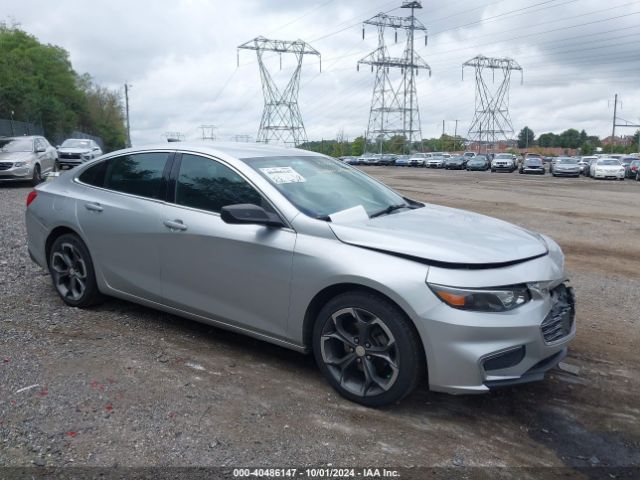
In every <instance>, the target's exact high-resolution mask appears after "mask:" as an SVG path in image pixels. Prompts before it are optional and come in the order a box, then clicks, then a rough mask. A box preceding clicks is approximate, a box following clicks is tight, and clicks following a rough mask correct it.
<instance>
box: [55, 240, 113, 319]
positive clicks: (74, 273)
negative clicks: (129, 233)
mask: <svg viewBox="0 0 640 480" xmlns="http://www.w3.org/2000/svg"><path fill="white" fill-rule="evenodd" d="M49 272H50V273H51V278H52V280H53V285H54V286H55V287H56V291H57V292H58V295H60V298H62V300H63V301H64V302H65V303H66V304H67V305H70V306H72V307H79V308H86V307H90V306H92V305H95V304H97V303H99V302H100V301H102V300H103V299H104V296H103V295H102V294H101V293H100V291H99V290H98V285H97V283H96V276H95V270H94V269H93V262H92V261H91V255H90V254H89V250H88V249H87V246H86V245H85V244H84V242H83V241H82V240H81V239H80V237H78V236H77V235H75V234H65V235H61V236H60V237H58V238H57V239H56V240H55V241H54V242H53V245H52V247H51V252H50V253H49Z"/></svg>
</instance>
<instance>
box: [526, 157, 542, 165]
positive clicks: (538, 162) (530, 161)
mask: <svg viewBox="0 0 640 480" xmlns="http://www.w3.org/2000/svg"><path fill="white" fill-rule="evenodd" d="M524 164H525V165H528V166H540V165H542V160H540V159H539V158H527V159H526V160H525V161H524Z"/></svg>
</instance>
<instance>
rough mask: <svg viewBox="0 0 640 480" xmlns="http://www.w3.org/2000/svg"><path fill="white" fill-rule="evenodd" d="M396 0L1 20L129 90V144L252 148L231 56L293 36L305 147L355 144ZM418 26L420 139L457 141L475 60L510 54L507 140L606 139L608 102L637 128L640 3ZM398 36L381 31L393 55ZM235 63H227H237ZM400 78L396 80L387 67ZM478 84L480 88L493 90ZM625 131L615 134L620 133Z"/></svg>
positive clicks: (535, 4)
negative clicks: (570, 135) (200, 142)
mask: <svg viewBox="0 0 640 480" xmlns="http://www.w3.org/2000/svg"><path fill="white" fill-rule="evenodd" d="M401 3H402V1H401V0H394V1H382V0H328V1H327V0H263V1H259V0H244V1H220V0H172V1H170V2H169V1H165V0H156V1H147V0H136V1H132V0H128V1H124V0H109V1H108V2H107V1H104V0H96V1H92V2H87V1H80V0H56V1H55V2H54V1H50V0H46V1H45V0H40V1H37V0H3V4H4V6H3V15H4V16H5V18H4V20H5V21H7V22H15V23H18V24H19V25H20V26H21V28H22V29H24V30H26V31H27V32H29V33H31V34H33V35H35V36H36V37H37V38H38V39H40V41H42V42H45V43H51V44H55V45H59V46H61V47H63V48H65V49H66V50H67V51H68V52H69V55H70V59H71V62H72V64H73V67H74V69H75V70H76V71H77V72H78V73H85V72H86V73H89V74H90V75H91V76H92V77H93V78H94V80H95V82H96V83H98V84H101V85H104V86H107V87H110V88H113V89H118V90H119V91H120V92H122V93H123V85H124V83H125V82H126V83H128V84H130V85H131V89H130V92H129V100H130V111H131V137H132V143H133V144H134V145H142V144H145V143H153V142H158V141H162V140H163V138H164V137H163V135H164V134H165V133H166V132H169V131H171V132H182V133H183V134H184V135H185V137H186V138H187V139H197V138H198V137H199V136H200V135H201V129H200V128H199V127H200V126H201V125H216V126H217V129H216V136H217V138H218V139H220V140H233V139H234V138H235V136H236V135H249V136H250V137H251V138H252V139H255V137H256V134H257V131H258V127H259V123H260V118H261V115H262V109H263V96H262V89H261V81H260V72H259V69H258V63H257V61H256V54H255V52H253V51H249V50H241V51H240V52H239V53H238V50H237V47H238V46H239V45H241V44H244V43H245V42H247V41H249V40H252V39H253V38H255V37H257V36H264V37H267V38H270V39H278V40H297V39H301V40H304V41H305V42H307V43H308V44H309V45H311V46H312V47H313V48H315V49H316V50H318V51H319V52H320V54H321V56H322V72H320V68H319V67H320V65H319V62H318V58H317V57H315V56H312V55H308V56H305V58H304V60H303V66H302V72H301V78H300V91H299V107H300V110H301V113H302V118H303V120H304V124H305V128H306V132H307V136H308V138H309V139H310V140H320V139H322V138H324V139H330V138H335V137H336V135H337V134H338V133H339V132H341V133H343V134H344V136H345V137H347V138H349V139H353V138H355V137H356V136H358V135H363V133H364V131H365V130H366V129H367V122H368V118H369V109H370V104H371V97H372V93H373V83H374V78H375V74H373V73H371V71H370V69H368V68H366V67H364V68H361V69H360V71H357V69H356V65H357V62H358V60H359V59H361V58H363V57H365V56H366V55H368V54H369V53H370V52H372V51H373V50H375V49H376V48H377V42H378V37H377V32H376V30H375V28H374V27H371V26H367V27H366V28H365V38H364V39H363V38H362V28H363V24H362V22H363V21H365V20H367V19H369V18H371V17H373V16H374V15H376V14H378V13H380V12H383V13H386V14H388V15H396V16H405V15H406V14H407V10H406V9H400V8H399V7H400V5H401ZM422 6H423V8H422V9H421V10H418V11H417V15H416V16H417V18H418V19H419V20H420V21H421V22H422V23H423V24H424V25H425V26H426V27H427V35H428V44H427V46H425V44H424V40H423V39H422V36H423V35H422V33H420V34H419V35H418V36H417V37H416V48H417V50H416V51H417V53H418V54H419V55H420V56H421V57H422V58H423V59H424V60H425V61H426V62H427V63H428V64H429V65H430V67H431V70H432V75H431V77H429V75H425V74H424V72H421V74H420V75H419V76H418V81H417V92H418V102H419V108H420V116H421V129H422V136H423V138H430V137H437V136H440V134H441V133H442V129H443V121H444V128H445V131H446V133H448V134H453V133H454V130H455V128H456V120H458V123H457V128H458V130H457V133H458V134H461V135H465V134H466V132H467V130H468V129H469V126H470V123H471V121H472V118H473V115H474V111H475V79H474V72H473V70H472V69H467V70H466V71H465V75H464V79H463V77H462V68H461V66H462V64H463V63H464V62H465V61H467V60H469V59H471V58H473V57H475V56H477V55H480V54H482V55H485V56H488V57H500V58H502V57H509V58H513V59H514V60H515V61H516V62H517V63H518V64H519V65H520V66H522V68H523V81H522V83H521V78H520V75H519V72H514V73H513V75H512V80H511V88H510V95H509V97H510V98H509V105H510V115H511V119H512V123H513V127H514V130H515V132H516V135H517V132H518V131H519V130H520V129H521V128H522V127H524V126H525V125H526V126H529V127H530V128H531V129H532V130H533V131H534V132H535V134H536V136H537V135H539V134H541V133H545V132H555V133H560V132H562V131H563V130H566V129H567V128H577V129H585V130H586V131H587V133H589V134H590V135H598V136H601V137H605V136H608V135H611V130H612V117H613V104H614V101H613V98H614V95H615V94H616V93H617V94H619V98H620V100H621V104H620V105H619V106H618V109H619V111H618V116H619V117H620V118H622V119H624V120H628V121H630V122H633V123H636V124H637V123H640V90H639V87H640V81H639V79H638V74H639V73H640V49H639V48H638V47H639V44H638V38H639V34H640V0H636V1H628V0H610V1H608V2H602V1H600V0H459V1H456V2H451V1H450V0H424V1H423V2H422ZM402 35H403V34H402V33H400V34H399V36H398V37H399V38H398V40H399V43H398V44H395V38H394V34H393V31H389V32H388V33H387V35H386V36H385V41H386V43H387V44H388V45H389V48H390V53H391V54H392V55H393V54H395V55H399V53H400V51H401V50H402V47H403V37H402ZM279 60H280V59H279V57H278V55H277V54H270V55H268V54H265V62H266V64H267V66H268V67H269V69H270V71H271V73H272V75H273V78H274V80H275V81H276V83H278V84H279V85H280V86H282V85H284V83H286V82H287V81H288V78H289V76H290V75H291V74H292V72H293V69H294V68H295V66H296V60H295V57H294V56H293V55H286V54H285V55H283V56H282V69H280V61H279ZM238 62H239V63H238ZM390 77H391V79H392V81H398V80H399V79H400V78H401V77H400V72H399V71H393V70H392V71H391V72H390ZM499 80H500V79H499V77H497V78H496V81H495V83H493V82H492V79H491V77H488V78H487V82H488V85H489V86H491V87H493V86H496V87H497V86H498V85H499ZM634 131H635V129H632V128H627V129H622V128H619V129H618V130H617V133H618V134H633V133H634Z"/></svg>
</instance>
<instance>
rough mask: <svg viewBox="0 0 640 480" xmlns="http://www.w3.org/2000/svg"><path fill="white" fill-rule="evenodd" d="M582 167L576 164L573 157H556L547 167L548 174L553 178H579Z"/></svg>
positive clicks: (576, 160) (576, 161)
mask: <svg viewBox="0 0 640 480" xmlns="http://www.w3.org/2000/svg"><path fill="white" fill-rule="evenodd" d="M581 170H582V167H581V166H580V165H579V164H578V159H576V158H573V157H558V158H556V159H555V160H554V161H553V162H552V163H551V166H550V167H549V172H550V173H551V174H552V175H553V176H554V177H559V176H564V177H579V176H580V171H581Z"/></svg>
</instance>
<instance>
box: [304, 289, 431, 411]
mask: <svg viewBox="0 0 640 480" xmlns="http://www.w3.org/2000/svg"><path fill="white" fill-rule="evenodd" d="M313 353H314V356H315V360H316V363H317V364H318V366H319V368H320V370H321V371H322V373H323V374H324V376H325V377H326V378H327V380H328V381H329V383H330V384H331V386H332V387H333V388H334V389H335V390H337V391H338V393H340V395H342V396H343V397H345V398H347V399H349V400H352V401H354V402H357V403H361V404H362V405H367V406H371V407H379V406H383V405H388V404H391V403H395V402H398V401H400V400H401V399H402V398H404V397H406V396H407V395H409V394H410V393H411V392H412V391H413V390H414V388H415V387H416V385H417V384H418V381H419V380H420V379H421V378H422V376H423V374H424V371H425V364H426V362H425V359H424V354H423V350H422V346H421V343H420V339H419V338H418V334H417V332H416V331H415V328H414V326H413V325H412V324H411V323H410V320H409V319H408V318H407V316H406V315H405V314H404V313H403V312H402V311H401V310H400V309H398V307H396V306H395V305H393V304H392V303H391V302H389V301H387V300H385V299H383V298H381V297H379V296H377V295H375V294H372V293H369V292H358V291H354V292H347V293H344V294H341V295H338V296H337V297H335V298H334V299H332V300H331V301H329V302H328V303H327V304H326V305H325V306H324V308H323V309H322V310H321V311H320V313H319V314H318V318H317V320H316V323H315V326H314V330H313Z"/></svg>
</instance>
